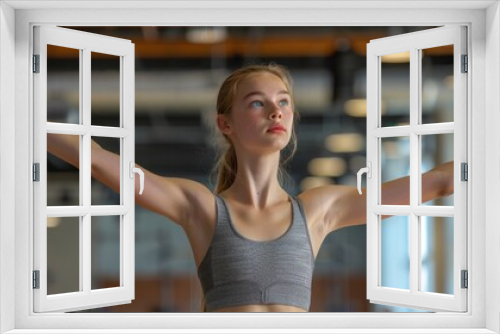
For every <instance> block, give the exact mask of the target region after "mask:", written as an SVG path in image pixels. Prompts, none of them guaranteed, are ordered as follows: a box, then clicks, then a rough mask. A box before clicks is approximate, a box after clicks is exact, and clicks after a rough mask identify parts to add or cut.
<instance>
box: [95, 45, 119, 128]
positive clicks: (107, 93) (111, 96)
mask: <svg viewBox="0 0 500 334" xmlns="http://www.w3.org/2000/svg"><path fill="white" fill-rule="evenodd" d="M91 59H92V64H91V68H92V73H91V84H92V88H91V96H92V116H91V117H92V125H104V126H114V127H119V126H120V57H118V56H112V55H107V54H103V53H98V52H92V53H91Z"/></svg>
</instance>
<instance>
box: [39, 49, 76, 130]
mask: <svg viewBox="0 0 500 334" xmlns="http://www.w3.org/2000/svg"><path fill="white" fill-rule="evenodd" d="M79 73H80V50H79V49H70V48H64V47H61V46H55V45H47V121H49V122H59V123H71V124H80V74H79Z"/></svg>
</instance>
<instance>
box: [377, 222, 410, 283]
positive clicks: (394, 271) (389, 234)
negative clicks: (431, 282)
mask: <svg viewBox="0 0 500 334" xmlns="http://www.w3.org/2000/svg"><path fill="white" fill-rule="evenodd" d="M381 224H382V228H381V243H382V259H381V266H382V268H381V270H380V271H381V282H380V283H381V284H380V285H381V286H383V287H387V288H397V289H406V290H409V289H410V255H409V254H410V253H409V247H410V241H409V239H410V224H409V217H408V216H392V217H390V218H387V219H384V220H382V223H381Z"/></svg>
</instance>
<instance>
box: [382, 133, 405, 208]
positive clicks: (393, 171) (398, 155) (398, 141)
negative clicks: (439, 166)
mask: <svg viewBox="0 0 500 334" xmlns="http://www.w3.org/2000/svg"><path fill="white" fill-rule="evenodd" d="M380 147H381V156H380V161H381V169H380V170H381V177H382V179H381V181H382V183H384V182H387V181H392V180H394V179H398V178H401V177H403V176H408V175H409V172H410V138H409V137H392V138H382V139H381V146H380ZM408 180H409V178H408ZM408 182H409V181H408ZM381 194H382V203H381V204H382V205H409V204H410V200H409V199H410V187H409V183H408V187H407V190H406V192H405V193H404V196H401V193H400V194H399V195H398V196H397V197H395V196H388V195H389V194H388V193H385V192H384V188H382V190H381Z"/></svg>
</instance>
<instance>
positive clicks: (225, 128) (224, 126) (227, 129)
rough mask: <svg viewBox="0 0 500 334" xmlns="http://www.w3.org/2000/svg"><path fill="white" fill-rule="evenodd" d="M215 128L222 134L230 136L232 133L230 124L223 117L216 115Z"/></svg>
mask: <svg viewBox="0 0 500 334" xmlns="http://www.w3.org/2000/svg"><path fill="white" fill-rule="evenodd" d="M217 127H218V128H219V130H220V132H222V133H223V134H225V135H226V136H227V135H230V134H231V132H232V128H231V123H230V122H229V120H228V119H227V117H226V116H224V115H217Z"/></svg>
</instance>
